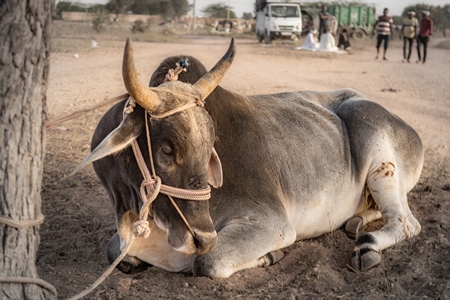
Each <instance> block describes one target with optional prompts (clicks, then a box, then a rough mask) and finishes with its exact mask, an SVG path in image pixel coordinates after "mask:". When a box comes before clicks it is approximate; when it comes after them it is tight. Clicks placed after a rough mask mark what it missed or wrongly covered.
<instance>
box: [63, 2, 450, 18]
mask: <svg viewBox="0 0 450 300" xmlns="http://www.w3.org/2000/svg"><path fill="white" fill-rule="evenodd" d="M71 2H82V3H102V4H105V3H107V2H108V0H72V1H71ZM188 2H189V3H190V4H193V3H194V0H188ZM301 2H302V1H300V3H301ZM305 2H316V1H314V0H308V1H305ZM317 2H319V1H317ZM361 2H366V3H373V4H375V6H376V8H377V14H379V15H381V14H382V11H383V9H384V8H385V7H387V8H389V15H391V16H399V15H401V14H402V12H403V9H404V8H405V7H406V6H409V5H414V4H417V3H426V4H429V5H436V6H437V5H441V6H442V5H444V4H450V0H428V1H426V0H417V1H411V0H374V1H370V0H369V1H364V0H362V1H361ZM218 3H222V4H225V5H229V6H231V7H232V10H233V11H234V12H235V13H236V15H237V16H238V17H242V14H243V13H244V12H251V13H254V4H255V0H195V12H196V15H197V16H201V15H202V12H201V11H202V10H203V9H204V8H205V7H207V6H208V5H210V4H218Z"/></svg>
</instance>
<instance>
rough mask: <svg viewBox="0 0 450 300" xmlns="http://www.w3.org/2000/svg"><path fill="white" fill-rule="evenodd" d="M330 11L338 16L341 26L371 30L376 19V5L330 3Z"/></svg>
mask: <svg viewBox="0 0 450 300" xmlns="http://www.w3.org/2000/svg"><path fill="white" fill-rule="evenodd" d="M328 12H329V13H330V14H332V15H333V16H335V17H336V19H337V21H338V24H339V26H341V27H349V28H353V29H357V28H362V29H364V30H366V31H369V30H371V29H372V27H373V24H375V21H376V14H375V13H376V10H375V6H371V5H330V6H329V7H328Z"/></svg>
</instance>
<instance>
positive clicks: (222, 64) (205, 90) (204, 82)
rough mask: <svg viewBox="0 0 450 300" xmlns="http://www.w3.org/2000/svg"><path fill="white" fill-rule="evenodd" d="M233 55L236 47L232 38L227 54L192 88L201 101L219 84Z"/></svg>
mask: <svg viewBox="0 0 450 300" xmlns="http://www.w3.org/2000/svg"><path fill="white" fill-rule="evenodd" d="M235 53H236V46H235V44H234V38H232V39H231V42H230V46H229V47H228V50H227V53H225V55H224V56H223V57H222V58H221V59H220V60H219V61H218V62H217V64H216V65H215V66H214V67H213V68H212V69H211V70H210V71H209V72H208V73H206V74H205V75H203V77H202V78H200V79H199V80H198V81H197V82H196V83H195V84H194V88H195V89H196V90H197V91H198V92H199V93H200V95H201V98H202V99H206V97H208V96H209V94H211V92H212V91H213V90H214V89H215V88H216V86H217V85H218V84H219V83H220V81H221V80H222V78H223V76H225V73H226V72H227V71H228V69H229V68H230V66H231V63H232V62H233V58H234V54H235Z"/></svg>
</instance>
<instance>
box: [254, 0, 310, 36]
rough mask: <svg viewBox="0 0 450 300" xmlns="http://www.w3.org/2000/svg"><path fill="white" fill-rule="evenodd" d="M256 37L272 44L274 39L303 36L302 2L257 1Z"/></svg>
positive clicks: (284, 0)
mask: <svg viewBox="0 0 450 300" xmlns="http://www.w3.org/2000/svg"><path fill="white" fill-rule="evenodd" d="M255 6H256V7H255V10H256V29H255V30H256V36H257V37H258V41H259V42H262V41H264V42H265V43H266V44H270V43H271V41H272V40H273V39H295V38H300V36H301V34H302V13H301V10H300V2H299V1H292V0H278V1H277V0H256V3H255Z"/></svg>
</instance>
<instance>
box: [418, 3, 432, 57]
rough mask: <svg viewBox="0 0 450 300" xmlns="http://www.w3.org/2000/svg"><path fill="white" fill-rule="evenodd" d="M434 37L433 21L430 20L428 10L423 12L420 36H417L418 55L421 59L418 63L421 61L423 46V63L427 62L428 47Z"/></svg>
mask: <svg viewBox="0 0 450 300" xmlns="http://www.w3.org/2000/svg"><path fill="white" fill-rule="evenodd" d="M432 35H433V20H431V19H430V12H429V11H428V10H424V11H422V20H421V21H420V30H419V35H418V36H417V55H418V56H419V59H418V60H417V61H416V63H419V62H420V60H421V56H420V46H421V45H422V44H423V63H425V62H426V61H427V46H428V41H429V40H430V36H432Z"/></svg>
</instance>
